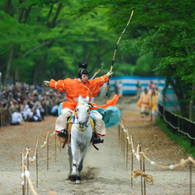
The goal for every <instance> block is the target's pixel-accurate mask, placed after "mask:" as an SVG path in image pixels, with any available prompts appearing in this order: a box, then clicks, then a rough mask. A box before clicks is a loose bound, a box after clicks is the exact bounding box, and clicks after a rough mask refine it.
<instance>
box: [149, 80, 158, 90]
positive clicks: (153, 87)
mask: <svg viewBox="0 0 195 195" xmlns="http://www.w3.org/2000/svg"><path fill="white" fill-rule="evenodd" d="M148 87H149V89H156V86H155V84H154V83H153V81H150V83H149V85H148Z"/></svg>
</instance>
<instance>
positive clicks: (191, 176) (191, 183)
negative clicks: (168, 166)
mask: <svg viewBox="0 0 195 195" xmlns="http://www.w3.org/2000/svg"><path fill="white" fill-rule="evenodd" d="M191 156H192V155H191ZM190 195H192V162H191V161H190Z"/></svg>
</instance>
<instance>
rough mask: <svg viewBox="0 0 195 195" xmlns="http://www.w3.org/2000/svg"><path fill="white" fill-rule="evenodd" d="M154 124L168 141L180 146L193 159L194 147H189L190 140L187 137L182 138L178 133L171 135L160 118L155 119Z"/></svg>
mask: <svg viewBox="0 0 195 195" xmlns="http://www.w3.org/2000/svg"><path fill="white" fill-rule="evenodd" d="M156 122H157V123H158V125H159V126H160V127H161V129H162V131H163V132H164V133H166V134H167V135H168V137H169V138H170V139H172V140H174V141H175V142H176V143H177V144H178V145H180V146H181V147H182V148H183V149H184V150H185V151H186V153H188V154H191V155H192V157H195V147H192V146H191V143H190V139H188V138H187V136H183V135H181V134H180V133H178V134H175V133H173V132H172V131H171V129H169V128H168V126H167V124H166V123H165V122H164V121H163V120H162V119H161V118H160V117H157V119H156Z"/></svg>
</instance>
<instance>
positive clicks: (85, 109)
mask: <svg viewBox="0 0 195 195" xmlns="http://www.w3.org/2000/svg"><path fill="white" fill-rule="evenodd" d="M88 103H89V96H87V97H86V98H83V97H82V96H81V95H80V96H79V99H78V104H77V107H76V115H77V117H76V118H77V123H78V125H79V128H81V129H83V128H84V127H85V124H87V122H88V119H89V114H90V105H89V104H88Z"/></svg>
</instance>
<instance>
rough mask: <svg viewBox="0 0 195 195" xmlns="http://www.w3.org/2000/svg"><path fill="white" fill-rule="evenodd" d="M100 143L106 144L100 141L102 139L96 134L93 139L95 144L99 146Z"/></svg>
mask: <svg viewBox="0 0 195 195" xmlns="http://www.w3.org/2000/svg"><path fill="white" fill-rule="evenodd" d="M99 143H104V140H103V139H100V137H99V136H97V135H96V133H95V134H94V138H93V144H99Z"/></svg>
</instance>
